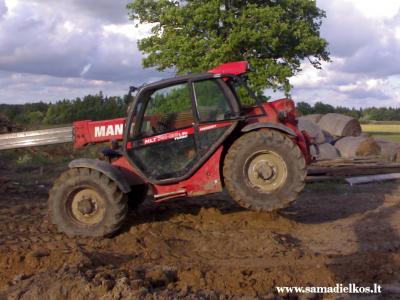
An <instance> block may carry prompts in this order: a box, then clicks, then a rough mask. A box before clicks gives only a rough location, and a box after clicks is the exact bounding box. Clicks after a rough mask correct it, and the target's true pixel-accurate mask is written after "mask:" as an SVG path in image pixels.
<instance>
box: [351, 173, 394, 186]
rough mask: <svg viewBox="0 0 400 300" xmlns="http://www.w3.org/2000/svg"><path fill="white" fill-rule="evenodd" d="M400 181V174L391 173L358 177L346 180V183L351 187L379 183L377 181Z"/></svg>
mask: <svg viewBox="0 0 400 300" xmlns="http://www.w3.org/2000/svg"><path fill="white" fill-rule="evenodd" d="M396 179H400V173H391V174H379V175H371V176H357V177H350V178H346V181H347V182H348V183H349V184H350V185H356V184H363V183H370V182H377V181H386V180H396Z"/></svg>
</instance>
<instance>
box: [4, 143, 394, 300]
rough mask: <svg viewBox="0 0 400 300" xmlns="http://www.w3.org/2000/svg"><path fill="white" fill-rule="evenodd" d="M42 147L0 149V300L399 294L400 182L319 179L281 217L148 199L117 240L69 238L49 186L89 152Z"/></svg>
mask: <svg viewBox="0 0 400 300" xmlns="http://www.w3.org/2000/svg"><path fill="white" fill-rule="evenodd" d="M41 149H42V151H40V152H36V151H33V152H32V151H28V150H18V151H15V152H13V151H10V152H1V153H0V299H337V297H339V298H340V295H336V296H333V295H324V296H322V295H313V294H311V295H310V294H309V295H307V296H306V297H304V296H305V295H299V298H298V297H297V296H296V295H292V294H280V295H278V294H277V293H276V290H275V287H276V286H310V285H311V286H335V284H337V283H339V284H340V283H342V284H348V283H354V284H356V285H358V286H370V285H373V284H374V283H377V284H382V285H383V288H384V289H383V290H384V294H383V295H382V297H383V298H377V297H374V296H373V295H372V298H371V297H364V298H360V299H371V300H372V299H397V296H399V294H397V293H398V292H399V284H398V283H399V282H400V210H399V207H400V196H399V195H400V189H399V186H398V183H396V182H389V183H379V184H370V185H364V186H361V187H350V186H348V185H345V184H340V183H329V184H310V185H307V187H306V189H305V191H304V193H303V194H302V195H301V197H300V198H299V199H298V200H297V201H296V202H295V203H294V204H293V205H292V206H291V207H289V208H287V209H285V210H282V211H280V212H279V213H276V214H271V213H260V212H253V211H248V210H244V209H242V208H241V207H239V206H238V205H237V204H235V203H234V202H233V200H232V199H231V198H230V197H229V196H228V195H227V194H226V193H221V194H215V195H210V196H207V197H198V198H193V199H180V200H173V201H169V202H165V203H163V204H158V205H156V204H154V203H152V202H151V201H149V200H147V201H146V202H145V204H144V205H143V207H141V208H140V209H139V210H138V211H132V212H131V213H130V214H129V218H128V221H127V222H126V224H125V226H124V227H123V229H122V230H121V232H119V233H118V234H117V235H116V236H114V237H113V238H110V239H89V238H70V237H67V236H65V235H63V234H60V233H58V232H57V231H56V229H55V228H54V226H53V225H51V224H50V222H49V219H48V216H47V204H46V202H47V197H48V190H49V188H50V186H51V183H52V182H53V180H54V179H55V178H56V177H57V176H58V174H59V173H60V172H62V170H63V169H65V168H66V162H67V160H69V159H73V158H74V157H75V156H80V155H83V154H85V155H87V154H88V153H68V152H67V151H68V150H67V149H68V147H59V146H57V147H48V148H46V147H44V148H41ZM46 157H47V163H46V164H43V161H42V160H43V158H46ZM342 296H343V297H344V298H340V299H350V298H346V295H342ZM352 299H353V298H352Z"/></svg>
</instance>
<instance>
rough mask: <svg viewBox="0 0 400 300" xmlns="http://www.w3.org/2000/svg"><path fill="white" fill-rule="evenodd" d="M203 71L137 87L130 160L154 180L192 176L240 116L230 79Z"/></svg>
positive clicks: (130, 124) (128, 133)
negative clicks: (203, 72) (140, 87)
mask: <svg viewBox="0 0 400 300" xmlns="http://www.w3.org/2000/svg"><path fill="white" fill-rule="evenodd" d="M233 78H236V74H233V75H221V74H211V73H206V74H200V75H186V76H181V77H176V78H173V79H167V80H162V81H159V82H156V83H153V84H150V85H147V86H145V87H144V88H142V89H141V90H139V91H138V94H137V96H136V100H135V102H134V106H133V109H132V111H131V112H130V115H129V116H128V119H127V126H126V128H127V129H128V130H127V131H126V132H125V139H124V140H125V143H124V148H125V151H126V154H127V158H128V160H129V161H130V162H131V163H132V164H133V165H134V166H135V167H136V169H137V170H138V171H139V172H140V173H141V175H142V176H143V177H145V178H146V179H147V180H149V181H150V182H152V183H155V184H163V183H173V182H178V181H181V180H184V179H186V178H189V177H190V176H191V175H192V174H193V173H194V172H195V171H196V170H198V168H200V167H201V165H202V164H203V163H204V162H205V161H206V160H207V159H208V158H209V157H210V156H211V155H212V154H213V152H214V151H215V150H216V149H217V148H218V147H219V146H220V145H221V144H222V142H223V141H224V140H225V138H226V137H227V136H228V135H229V134H230V133H231V132H232V131H233V130H234V129H235V127H236V125H237V123H238V121H239V120H240V118H241V117H240V111H241V109H240V103H239V101H238V98H237V95H236V92H235V90H234V89H233V88H232V86H231V83H228V80H229V79H233Z"/></svg>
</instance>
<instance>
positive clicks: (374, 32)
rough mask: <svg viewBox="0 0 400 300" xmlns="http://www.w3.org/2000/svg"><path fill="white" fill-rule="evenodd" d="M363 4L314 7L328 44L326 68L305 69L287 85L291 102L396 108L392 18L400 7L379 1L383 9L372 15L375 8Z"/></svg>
mask: <svg viewBox="0 0 400 300" xmlns="http://www.w3.org/2000/svg"><path fill="white" fill-rule="evenodd" d="M367 2H368V1H358V0H352V1H349V0H337V1H328V0H320V1H318V5H319V6H320V7H321V8H323V9H324V10H326V13H327V19H326V20H325V21H324V22H323V25H322V28H321V34H322V36H323V37H324V38H326V39H327V40H328V42H329V44H330V45H329V48H330V51H331V55H332V63H329V64H323V69H322V70H316V69H314V68H312V67H311V66H310V65H309V64H308V63H305V64H304V66H303V72H301V73H300V74H299V75H298V76H296V77H294V78H292V79H291V83H292V85H293V86H294V90H293V92H292V95H293V98H295V100H296V99H297V100H298V101H307V102H310V103H315V102H317V101H324V102H328V103H330V104H333V105H343V106H361V107H365V106H371V105H374V106H383V105H392V106H395V105H399V104H400V102H399V94H398V92H397V90H398V87H399V86H400V79H399V78H398V77H397V76H396V75H397V74H400V13H396V12H397V11H398V9H399V7H400V6H399V5H398V4H399V3H398V2H393V1H391V0H382V1H380V2H379V4H380V5H382V7H383V8H382V9H379V10H378V11H377V15H374V11H373V10H374V9H376V5H375V4H374V5H370V4H368V3H367ZM363 5H364V6H363ZM389 7H391V8H392V11H390V9H389ZM361 8H362V9H361ZM393 10H395V13H393Z"/></svg>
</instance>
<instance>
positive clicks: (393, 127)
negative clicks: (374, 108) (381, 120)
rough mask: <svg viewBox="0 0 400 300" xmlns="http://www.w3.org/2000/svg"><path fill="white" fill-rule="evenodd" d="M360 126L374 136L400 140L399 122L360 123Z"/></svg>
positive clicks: (395, 140)
mask: <svg viewBox="0 0 400 300" xmlns="http://www.w3.org/2000/svg"><path fill="white" fill-rule="evenodd" d="M361 127H362V130H363V132H367V133H369V134H370V135H371V136H372V137H374V138H381V139H385V140H388V141H394V142H400V124H387V123H385V124H362V125H361Z"/></svg>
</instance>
